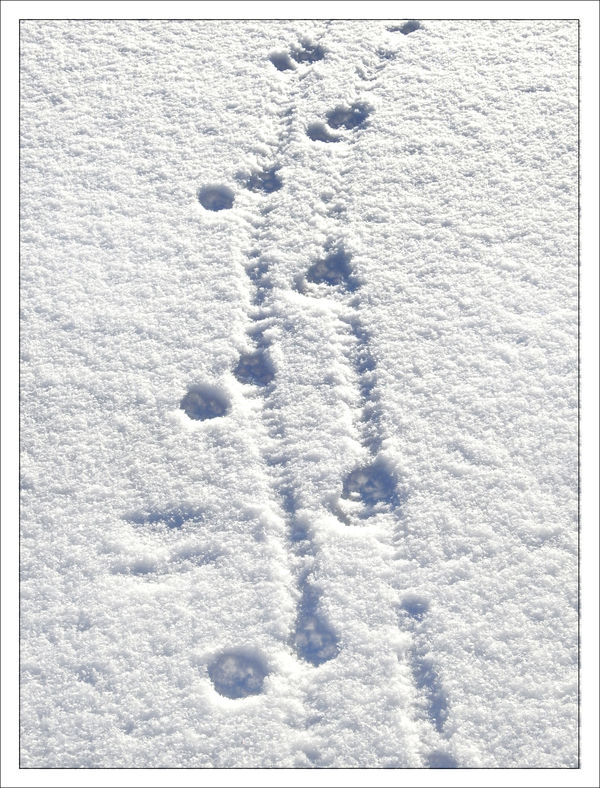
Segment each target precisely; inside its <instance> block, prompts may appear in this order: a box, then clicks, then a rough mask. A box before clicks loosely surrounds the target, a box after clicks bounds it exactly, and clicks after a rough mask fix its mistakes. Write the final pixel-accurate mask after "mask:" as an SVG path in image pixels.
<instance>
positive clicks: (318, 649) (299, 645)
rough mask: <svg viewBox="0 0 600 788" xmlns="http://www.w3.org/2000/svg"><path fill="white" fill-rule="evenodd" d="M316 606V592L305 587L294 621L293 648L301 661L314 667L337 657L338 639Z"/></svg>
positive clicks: (317, 604)
mask: <svg viewBox="0 0 600 788" xmlns="http://www.w3.org/2000/svg"><path fill="white" fill-rule="evenodd" d="M318 606H319V595H318V593H317V591H316V590H315V589H314V588H312V587H311V586H309V585H305V586H304V587H303V589H302V599H301V601H300V607H299V610H298V618H297V621H296V630H295V633H294V648H295V651H296V653H297V654H298V656H299V657H300V658H301V659H303V660H304V661H305V662H310V664H311V665H314V666H315V667H317V666H318V665H322V664H323V663H324V662H328V661H329V660H330V659H333V658H334V657H337V655H338V653H339V642H338V638H337V636H336V634H335V632H334V631H333V630H332V629H331V627H330V626H329V625H328V623H327V622H326V620H325V619H324V618H323V616H321V614H320V613H319V609H318Z"/></svg>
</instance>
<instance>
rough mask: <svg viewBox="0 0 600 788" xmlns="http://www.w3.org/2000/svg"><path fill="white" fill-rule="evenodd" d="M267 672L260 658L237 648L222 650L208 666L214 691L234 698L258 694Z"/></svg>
mask: <svg viewBox="0 0 600 788" xmlns="http://www.w3.org/2000/svg"><path fill="white" fill-rule="evenodd" d="M267 674H268V671H267V668H266V666H265V665H264V663H263V661H262V660H261V659H259V658H258V657H257V656H253V655H251V654H249V653H245V652H243V651H237V650H231V651H224V652H223V653H222V654H220V656H218V657H217V658H216V659H215V660H214V662H212V663H211V664H210V665H209V666H208V675H209V677H210V680H211V681H212V683H213V685H214V688H215V689H216V691H217V692H218V693H219V694H220V695H224V696H225V697H226V698H232V699H234V700H235V699H237V698H247V697H248V696H249V695H258V694H260V693H261V692H262V689H263V683H264V679H265V676H266V675H267Z"/></svg>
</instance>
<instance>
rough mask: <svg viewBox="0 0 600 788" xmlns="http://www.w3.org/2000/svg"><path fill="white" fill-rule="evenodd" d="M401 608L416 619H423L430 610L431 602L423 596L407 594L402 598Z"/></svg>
mask: <svg viewBox="0 0 600 788" xmlns="http://www.w3.org/2000/svg"><path fill="white" fill-rule="evenodd" d="M400 609H401V610H404V611H405V612H406V613H408V615H409V616H410V617H411V618H414V619H415V621H421V620H422V619H423V616H424V615H425V613H427V611H428V610H429V602H428V601H427V600H426V599H425V597H422V596H415V595H411V596H406V597H404V599H403V600H402V603H401V605H400Z"/></svg>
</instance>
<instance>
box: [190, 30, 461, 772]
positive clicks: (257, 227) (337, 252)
mask: <svg viewBox="0 0 600 788" xmlns="http://www.w3.org/2000/svg"><path fill="white" fill-rule="evenodd" d="M418 28H419V25H418V23H415V24H414V26H412V27H410V29H409V30H408V31H406V30H403V32H405V33H407V32H412V31H413V30H416V29H418ZM378 55H379V58H380V60H381V61H382V62H381V63H379V64H378V65H376V66H375V68H374V69H372V71H371V73H370V74H369V73H368V72H365V70H363V69H361V68H358V67H357V69H356V71H357V74H358V76H359V78H360V79H359V82H358V85H357V90H356V100H355V101H353V102H352V103H349V104H337V105H336V106H335V107H333V108H332V109H330V110H329V111H328V112H327V113H326V118H325V121H313V122H310V123H309V124H308V125H307V127H306V134H307V136H308V137H309V138H310V140H311V141H313V142H315V143H326V144H331V143H338V142H341V141H344V142H346V143H347V144H349V145H350V146H352V144H353V143H354V141H355V139H356V138H357V135H360V134H361V133H362V132H363V131H364V130H365V129H366V128H367V127H368V119H369V116H370V114H371V113H372V111H373V107H372V106H371V105H370V103H369V102H368V101H366V100H364V98H363V95H362V93H363V92H364V90H365V88H368V87H374V86H375V85H374V84H373V83H376V82H377V80H378V79H379V76H380V72H381V71H382V70H383V69H384V68H385V66H386V64H387V62H388V61H390V60H391V59H393V57H394V56H395V53H394V52H393V51H380V52H378ZM324 56H325V49H324V48H323V47H322V46H321V45H320V44H319V43H314V42H313V41H311V40H310V39H308V38H305V39H302V40H301V43H300V44H299V45H298V46H297V47H294V48H292V49H291V51H290V52H289V53H287V52H277V53H272V54H271V55H270V57H269V60H270V61H271V63H272V64H273V65H274V66H275V68H277V69H278V70H279V71H286V72H294V71H295V70H296V68H297V66H298V65H299V64H312V63H314V62H316V61H319V60H322V59H323V58H324ZM298 89H299V87H298V84H297V82H296V84H295V85H294V86H293V87H292V88H291V95H290V96H289V97H288V98H287V100H286V102H285V105H284V106H283V108H282V109H281V110H280V113H279V121H278V125H279V133H278V142H277V144H276V146H275V147H274V149H273V150H272V151H271V152H270V153H269V154H267V155H264V154H263V156H262V161H261V167H260V168H258V169H255V170H254V171H252V172H251V173H242V174H240V176H239V180H240V182H241V183H242V185H243V186H244V187H245V188H247V189H249V190H250V191H253V192H256V193H262V194H263V195H264V196H265V201H264V203H263V205H262V207H261V209H260V212H261V214H262V216H260V217H259V218H258V219H254V218H253V219H251V220H250V221H251V224H252V228H253V240H252V248H251V249H249V250H248V254H247V264H246V266H245V270H246V274H247V275H248V277H249V278H250V280H251V281H252V283H253V285H254V288H255V289H254V294H253V298H252V309H251V312H250V317H251V320H252V325H251V326H250V327H249V328H248V336H249V338H250V340H251V342H252V344H253V348H252V349H250V350H248V351H247V352H244V353H242V354H241V355H240V358H239V361H238V363H237V365H236V367H235V368H234V375H235V377H236V378H237V380H238V381H239V382H240V383H242V384H246V385H250V386H253V387H259V388H260V389H262V391H263V392H264V396H265V397H266V398H267V399H268V398H269V394H270V392H272V390H273V387H274V386H276V385H277V381H276V378H275V369H274V364H273V361H272V359H271V357H270V345H271V340H270V339H269V337H268V329H269V328H270V327H271V326H272V325H273V324H274V323H276V322H277V321H278V320H281V317H282V316H280V315H278V314H277V311H276V308H274V307H273V304H272V303H271V298H270V296H271V293H272V290H273V287H274V285H273V282H272V280H271V279H270V270H269V262H270V255H269V254H266V255H265V254H263V253H262V252H261V251H260V250H261V248H262V246H263V241H264V240H265V235H264V234H265V232H266V233H267V234H268V233H269V231H270V227H269V214H270V212H271V211H272V210H273V208H274V207H275V203H276V200H277V194H276V193H277V192H279V190H280V189H282V188H285V184H284V182H283V181H282V178H281V176H280V174H279V173H280V170H281V168H282V166H283V165H284V164H285V159H286V154H287V152H288V146H289V137H290V131H291V127H292V125H293V124H294V121H295V118H294V114H295V111H296V110H295V104H296V102H295V100H294V92H295V91H297V90H298ZM348 132H350V134H348ZM350 167H351V165H350ZM348 172H349V170H346V171H342V172H341V173H340V175H341V177H342V178H343V177H344V176H346V175H348ZM340 180H341V179H340ZM340 186H341V183H340ZM340 191H341V189H340ZM198 196H199V200H200V202H201V204H202V205H203V207H205V208H206V209H208V210H223V209H228V208H231V207H232V205H233V196H232V194H231V193H230V191H229V190H228V189H227V188H226V187H218V186H214V185H212V186H210V185H209V186H205V187H203V188H202V189H200V191H199V194H198ZM274 201H275V202H274ZM327 215H328V216H329V224H330V238H329V240H328V241H327V243H326V244H325V247H324V249H323V253H322V255H321V256H320V257H319V258H318V259H316V260H314V261H313V262H312V263H311V264H310V265H309V266H308V268H307V269H306V271H304V272H303V273H299V274H297V275H296V276H295V277H294V289H295V290H296V291H297V292H298V293H300V294H302V295H303V296H305V297H306V298H309V299H314V298H323V299H329V300H331V299H333V300H334V302H335V303H336V304H337V307H338V309H339V323H340V325H339V330H340V331H341V332H342V333H344V332H347V331H349V332H350V334H351V336H352V339H353V342H352V345H351V347H350V348H349V351H348V358H347V361H348V363H350V365H351V366H352V368H353V370H354V376H355V379H356V385H357V387H358V392H359V396H358V400H359V403H360V408H359V416H358V419H357V424H356V427H357V429H358V431H359V434H360V435H361V443H362V445H363V447H364V449H365V450H366V451H367V452H368V454H369V456H370V460H369V461H368V462H367V463H365V464H363V465H361V466H359V467H357V468H355V469H354V470H353V471H351V472H350V473H349V474H348V475H347V477H346V478H345V479H344V480H343V485H342V493H341V501H339V500H338V501H337V502H336V503H333V504H332V506H331V510H332V512H333V513H334V514H335V515H336V516H337V517H338V518H339V519H340V520H341V521H342V522H343V523H344V524H346V525H348V526H349V525H351V524H355V523H356V522H358V523H359V524H360V522H361V521H362V522H363V525H368V522H367V521H368V519H369V517H371V516H373V514H377V513H380V512H382V511H383V512H385V511H395V510H397V509H398V508H399V506H400V504H401V501H402V492H401V491H400V490H399V485H398V480H397V479H396V478H395V477H394V475H393V472H392V471H391V470H390V469H389V467H388V465H387V463H386V460H385V457H384V456H379V452H380V450H381V448H382V442H383V436H382V434H381V420H380V414H381V408H382V403H381V402H380V400H379V396H378V392H377V388H376V381H377V375H376V362H375V360H374V358H373V356H372V353H371V350H370V344H369V335H368V332H367V331H366V330H365V328H364V326H363V324H362V322H361V318H360V310H361V299H360V287H361V279H360V277H359V276H358V275H357V273H356V271H355V269H354V265H353V262H352V254H351V252H350V251H348V250H347V248H346V245H345V241H344V232H343V223H344V205H343V202H342V203H340V202H336V203H335V204H334V205H333V206H332V207H331V208H329V209H328V211H327ZM271 254H272V253H271ZM190 396H196V397H197V396H198V394H197V393H194V392H191V393H190V394H188V395H187V397H188V398H189V397H190ZM251 396H254V395H251ZM182 407H184V409H185V404H184V403H183V402H182ZM186 412H187V411H186ZM223 412H224V407H223V405H222V404H220V403H218V404H217V405H216V408H215V409H214V410H213V415H221V414H222V413H223ZM263 418H265V420H266V422H267V424H268V426H269V432H270V434H271V435H274V436H276V437H280V436H281V431H282V426H281V424H280V422H279V420H278V417H277V409H276V408H275V409H273V410H272V411H271V412H270V413H269V411H267V412H265V411H263ZM264 456H265V460H266V462H267V464H268V465H269V466H270V467H271V471H272V475H273V492H274V495H275V496H276V497H278V498H279V501H280V505H281V508H282V510H283V512H284V516H285V517H286V518H287V520H288V529H289V549H290V550H291V553H292V554H293V556H294V561H293V563H294V565H295V569H294V574H295V577H296V583H297V588H298V592H299V595H300V598H299V602H298V613H297V618H296V626H295V630H294V632H293V634H292V638H291V643H290V645H291V646H292V647H293V649H294V651H295V652H296V654H297V656H298V657H299V658H300V659H302V660H304V661H305V662H307V663H310V664H311V665H313V666H315V667H316V666H318V665H321V664H323V663H324V662H327V661H329V660H331V659H334V658H335V657H336V656H337V655H338V653H339V649H340V642H339V637H338V635H337V633H336V631H335V628H334V627H332V625H331V623H330V621H329V620H328V618H327V616H326V615H324V613H323V612H322V610H321V605H320V600H321V595H322V594H321V591H320V589H319V586H318V583H316V582H315V579H314V575H313V568H314V564H315V558H316V554H317V551H318V547H317V546H316V544H315V542H314V540H312V539H311V536H310V529H309V528H308V527H307V523H306V521H305V519H304V518H302V517H298V509H299V504H298V501H297V496H296V491H295V489H294V482H293V470H292V473H290V469H289V467H288V466H289V465H290V458H289V457H286V456H285V452H284V453H283V455H282V451H281V447H280V446H279V445H277V443H276V444H275V447H274V449H272V450H269V449H266V450H265V451H264ZM405 608H406V605H405ZM405 629H406V630H407V631H408V632H410V633H411V634H412V636H413V640H414V641H415V642H414V645H413V646H412V647H411V648H410V650H409V652H408V654H409V659H410V662H411V669H412V672H413V676H414V680H415V684H416V687H417V690H418V691H419V692H420V693H421V694H422V696H423V698H424V701H423V702H424V704H425V705H426V708H427V713H428V715H429V717H430V719H431V722H432V724H433V725H434V727H435V728H436V730H437V732H438V733H441V732H442V729H443V723H444V721H445V717H446V714H447V698H446V696H445V693H444V692H443V690H442V688H441V686H440V684H439V680H438V678H437V674H436V671H435V667H434V665H433V662H432V660H431V658H430V657H429V656H428V655H427V656H426V640H425V639H424V637H423V635H422V633H419V632H416V631H415V627H414V626H411V625H410V624H406V623H405ZM223 663H224V664H226V665H227V666H228V674H227V675H228V681H229V683H228V684H226V683H225V682H224V681H223V679H222V678H220V679H218V680H215V679H214V678H213V683H215V687H216V688H217V689H218V690H219V691H220V692H221V693H222V694H226V695H227V696H228V697H244V696H245V695H246V694H249V693H255V692H259V691H260V688H261V687H262V682H259V681H256V682H254V683H252V679H253V678H254V676H255V674H257V673H260V670H258V669H257V668H255V664H254V663H255V659H254V657H252V656H250V657H244V656H243V655H240V654H223V655H221V657H219V660H218V665H219V668H218V669H217V674H218V675H219V676H220V675H221V673H223V671H222V669H221V667H220V666H221V665H222V664H223ZM219 671H220V672H219ZM213 672H214V669H213ZM211 675H212V674H211ZM248 676H250V677H251V680H250V684H251V685H252V689H248V681H249V679H248ZM312 760H313V761H315V760H317V761H318V755H317V754H316V753H313V755H312ZM427 761H428V763H429V764H430V765H433V764H434V763H435V764H437V765H440V764H441V765H443V766H446V767H447V766H450V765H452V766H455V765H456V763H455V761H454V759H453V758H452V756H451V755H449V754H447V753H445V752H444V751H442V750H434V751H433V752H432V753H430V755H429V756H427Z"/></svg>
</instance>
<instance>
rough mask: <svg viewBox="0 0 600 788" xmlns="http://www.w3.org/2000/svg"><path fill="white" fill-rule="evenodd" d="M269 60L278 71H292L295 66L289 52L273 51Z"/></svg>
mask: <svg viewBox="0 0 600 788" xmlns="http://www.w3.org/2000/svg"><path fill="white" fill-rule="evenodd" d="M269 60H270V61H271V63H272V64H273V65H274V66H275V68H276V69H277V70H278V71H292V70H293V69H294V68H295V66H294V64H293V63H292V61H291V58H290V56H289V55H288V54H287V52H273V54H271V55H269Z"/></svg>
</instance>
